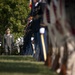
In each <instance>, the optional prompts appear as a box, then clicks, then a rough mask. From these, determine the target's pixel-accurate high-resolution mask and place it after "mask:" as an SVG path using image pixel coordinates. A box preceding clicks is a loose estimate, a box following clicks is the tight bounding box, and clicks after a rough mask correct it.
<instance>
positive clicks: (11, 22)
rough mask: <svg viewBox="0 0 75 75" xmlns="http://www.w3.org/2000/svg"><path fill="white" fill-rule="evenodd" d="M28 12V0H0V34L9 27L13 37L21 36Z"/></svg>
mask: <svg viewBox="0 0 75 75" xmlns="http://www.w3.org/2000/svg"><path fill="white" fill-rule="evenodd" d="M28 13H29V0H0V34H1V35H3V34H4V33H5V29H6V28H7V27H9V28H10V29H11V32H12V33H13V34H14V36H15V39H16V38H17V37H19V36H22V35H23V30H24V26H25V25H26V22H25V19H26V17H27V16H28Z"/></svg>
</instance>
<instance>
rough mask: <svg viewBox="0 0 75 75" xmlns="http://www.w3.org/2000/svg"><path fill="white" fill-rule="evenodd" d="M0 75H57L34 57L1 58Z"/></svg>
mask: <svg viewBox="0 0 75 75" xmlns="http://www.w3.org/2000/svg"><path fill="white" fill-rule="evenodd" d="M0 75H57V74H56V73H55V72H53V71H51V70H50V69H49V68H48V67H46V66H44V62H37V61H36V60H35V59H33V57H32V56H14V55H13V56H4V55H2V56H0Z"/></svg>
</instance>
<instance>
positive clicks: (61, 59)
mask: <svg viewBox="0 0 75 75" xmlns="http://www.w3.org/2000/svg"><path fill="white" fill-rule="evenodd" d="M45 1H46V3H47V4H46V8H45V10H44V16H43V17H44V23H45V24H46V25H47V26H48V35H49V39H48V40H49V48H48V49H49V51H48V52H49V55H48V57H47V59H48V58H49V59H48V60H47V62H46V63H48V61H49V62H50V63H49V64H50V65H49V67H50V68H51V69H52V70H54V71H56V72H57V73H60V75H66V71H67V69H68V68H67V67H66V66H67V65H69V62H67V61H68V60H69V56H70V55H69V53H71V49H70V47H69V46H68V44H69V42H72V41H74V45H73V50H74V49H75V40H74V35H73V34H72V31H71V27H70V24H69V22H68V20H67V16H66V12H65V2H64V1H65V0H50V1H49V0H45ZM48 1H49V2H48ZM70 44H71V45H72V43H70ZM72 57H73V56H72ZM73 62H74V61H73ZM47 65H48V64H47ZM70 68H71V66H70Z"/></svg>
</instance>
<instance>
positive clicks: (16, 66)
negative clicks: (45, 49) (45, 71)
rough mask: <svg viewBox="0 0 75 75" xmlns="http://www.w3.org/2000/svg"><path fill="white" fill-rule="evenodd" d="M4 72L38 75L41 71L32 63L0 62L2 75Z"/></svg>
mask: <svg viewBox="0 0 75 75" xmlns="http://www.w3.org/2000/svg"><path fill="white" fill-rule="evenodd" d="M2 72H3V73H4V72H7V73H30V74H31V73H32V74H36V73H38V72H39V69H38V67H36V66H35V65H34V64H31V63H16V62H15V63H14V62H13V63H10V62H0V73H2Z"/></svg>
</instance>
